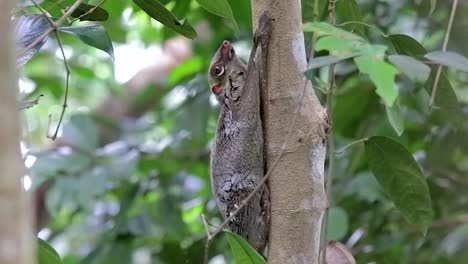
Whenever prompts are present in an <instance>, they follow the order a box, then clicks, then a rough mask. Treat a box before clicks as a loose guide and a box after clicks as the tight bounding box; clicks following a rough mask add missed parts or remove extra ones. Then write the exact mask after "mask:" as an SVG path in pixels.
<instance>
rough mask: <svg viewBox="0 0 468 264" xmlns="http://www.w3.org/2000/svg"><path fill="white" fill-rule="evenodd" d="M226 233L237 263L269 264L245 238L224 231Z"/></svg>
mask: <svg viewBox="0 0 468 264" xmlns="http://www.w3.org/2000/svg"><path fill="white" fill-rule="evenodd" d="M224 233H225V234H226V235H227V238H228V241H229V245H231V249H232V253H233V255H234V259H235V260H236V263H242V264H263V263H265V264H266V263H267V262H266V261H265V259H264V258H263V257H262V256H261V255H260V254H259V253H258V252H257V251H256V250H255V249H254V248H253V247H252V246H251V245H250V244H249V242H247V241H246V240H245V239H244V238H243V237H241V236H239V235H238V234H235V233H232V232H229V231H224Z"/></svg>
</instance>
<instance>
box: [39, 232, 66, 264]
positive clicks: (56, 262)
mask: <svg viewBox="0 0 468 264" xmlns="http://www.w3.org/2000/svg"><path fill="white" fill-rule="evenodd" d="M37 262H38V264H61V263H62V261H61V260H60V256H59V255H58V254H57V251H55V249H54V248H52V247H51V246H50V245H49V244H48V243H47V242H45V241H44V240H42V239H40V238H38V239H37Z"/></svg>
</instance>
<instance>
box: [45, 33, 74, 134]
mask: <svg viewBox="0 0 468 264" xmlns="http://www.w3.org/2000/svg"><path fill="white" fill-rule="evenodd" d="M54 32H55V37H56V38H57V43H58V45H59V47H60V51H61V53H62V57H63V64H64V65H65V70H66V74H67V76H66V81H65V82H66V83H65V95H64V98H63V105H62V112H61V113H60V118H59V122H58V124H57V127H56V128H55V132H54V134H53V135H52V136H49V131H47V137H48V138H50V139H52V140H55V139H57V135H58V131H59V128H60V125H61V124H62V121H63V116H64V115H65V109H66V108H67V106H68V105H67V102H68V87H69V84H70V66H69V65H68V61H67V57H66V56H65V52H64V51H63V45H62V40H61V39H60V36H59V33H58V32H57V30H56V31H54Z"/></svg>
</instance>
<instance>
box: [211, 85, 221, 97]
mask: <svg viewBox="0 0 468 264" xmlns="http://www.w3.org/2000/svg"><path fill="white" fill-rule="evenodd" d="M222 90H223V86H222V85H221V84H220V83H216V84H213V86H211V91H212V92H213V93H214V94H216V95H218V94H220V93H221V91H222Z"/></svg>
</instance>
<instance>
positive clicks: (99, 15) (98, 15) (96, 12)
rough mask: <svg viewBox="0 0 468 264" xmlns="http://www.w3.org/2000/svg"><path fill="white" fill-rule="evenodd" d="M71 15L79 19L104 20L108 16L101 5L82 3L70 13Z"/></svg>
mask: <svg viewBox="0 0 468 264" xmlns="http://www.w3.org/2000/svg"><path fill="white" fill-rule="evenodd" d="M91 10H93V11H91ZM88 12H89V13H88ZM84 14H86V15H84ZM80 16H82V17H80ZM71 17H75V18H77V17H80V18H79V20H80V21H106V20H107V19H108V18H109V13H107V11H106V10H105V9H103V8H102V7H99V6H93V5H89V4H85V3H82V4H81V5H79V6H78V8H77V9H75V11H73V13H71Z"/></svg>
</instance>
